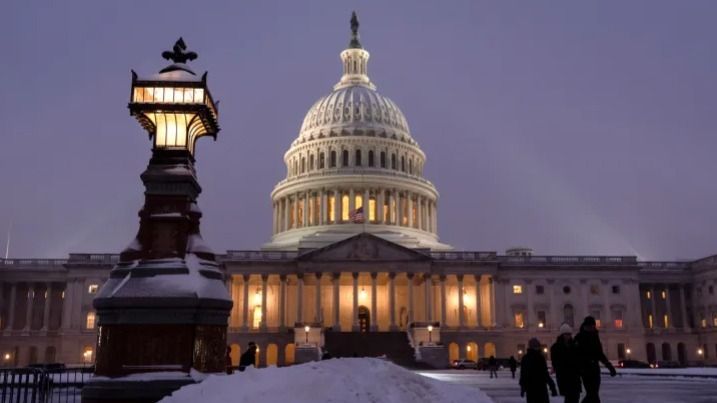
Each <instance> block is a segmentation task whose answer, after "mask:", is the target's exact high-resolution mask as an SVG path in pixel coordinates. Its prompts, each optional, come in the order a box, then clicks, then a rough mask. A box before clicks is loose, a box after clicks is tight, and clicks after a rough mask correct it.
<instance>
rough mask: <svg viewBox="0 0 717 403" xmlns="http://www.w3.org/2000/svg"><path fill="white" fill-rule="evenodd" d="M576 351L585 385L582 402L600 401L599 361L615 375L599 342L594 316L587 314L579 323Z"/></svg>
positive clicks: (615, 372)
mask: <svg viewBox="0 0 717 403" xmlns="http://www.w3.org/2000/svg"><path fill="white" fill-rule="evenodd" d="M575 346H576V348H577V352H578V360H579V364H578V365H579V371H580V378H581V379H582V381H583V386H584V387H585V398H583V401H582V403H600V363H602V364H603V365H604V366H605V368H607V369H608V370H609V371H610V376H615V375H617V371H615V367H613V366H612V364H611V363H610V361H608V359H607V357H605V353H603V350H602V343H600V335H599V334H598V330H597V326H596V323H595V318H593V317H592V316H587V317H585V319H584V320H583V324H582V325H580V332H578V334H577V336H575Z"/></svg>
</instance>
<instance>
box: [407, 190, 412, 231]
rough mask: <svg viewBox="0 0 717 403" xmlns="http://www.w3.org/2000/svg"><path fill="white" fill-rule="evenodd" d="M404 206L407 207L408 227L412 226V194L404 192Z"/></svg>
mask: <svg viewBox="0 0 717 403" xmlns="http://www.w3.org/2000/svg"><path fill="white" fill-rule="evenodd" d="M406 200H407V201H406V206H407V207H408V227H409V228H413V196H412V195H411V193H406Z"/></svg>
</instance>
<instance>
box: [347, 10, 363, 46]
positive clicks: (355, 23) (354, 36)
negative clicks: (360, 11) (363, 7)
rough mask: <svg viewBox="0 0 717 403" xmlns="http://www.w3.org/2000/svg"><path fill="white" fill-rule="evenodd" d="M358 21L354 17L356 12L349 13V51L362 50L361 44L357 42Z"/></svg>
mask: <svg viewBox="0 0 717 403" xmlns="http://www.w3.org/2000/svg"><path fill="white" fill-rule="evenodd" d="M358 29H359V21H358V17H357V16H356V11H352V12H351V42H349V48H351V49H363V47H362V46H361V42H359V34H358Z"/></svg>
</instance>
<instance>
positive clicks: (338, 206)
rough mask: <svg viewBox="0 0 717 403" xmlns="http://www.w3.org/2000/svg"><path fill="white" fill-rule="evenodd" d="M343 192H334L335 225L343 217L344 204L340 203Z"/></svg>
mask: <svg viewBox="0 0 717 403" xmlns="http://www.w3.org/2000/svg"><path fill="white" fill-rule="evenodd" d="M342 196H343V192H340V191H338V190H334V213H335V216H334V218H335V220H334V224H335V223H340V222H341V217H342V216H343V208H344V204H343V203H342V201H341V199H342V198H343V197H342Z"/></svg>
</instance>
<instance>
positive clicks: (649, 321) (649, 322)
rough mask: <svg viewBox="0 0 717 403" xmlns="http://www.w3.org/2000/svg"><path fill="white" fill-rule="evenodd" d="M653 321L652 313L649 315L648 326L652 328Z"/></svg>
mask: <svg viewBox="0 0 717 403" xmlns="http://www.w3.org/2000/svg"><path fill="white" fill-rule="evenodd" d="M652 326H653V323H652V314H651V313H650V314H648V315H647V327H648V328H650V329H652Z"/></svg>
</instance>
